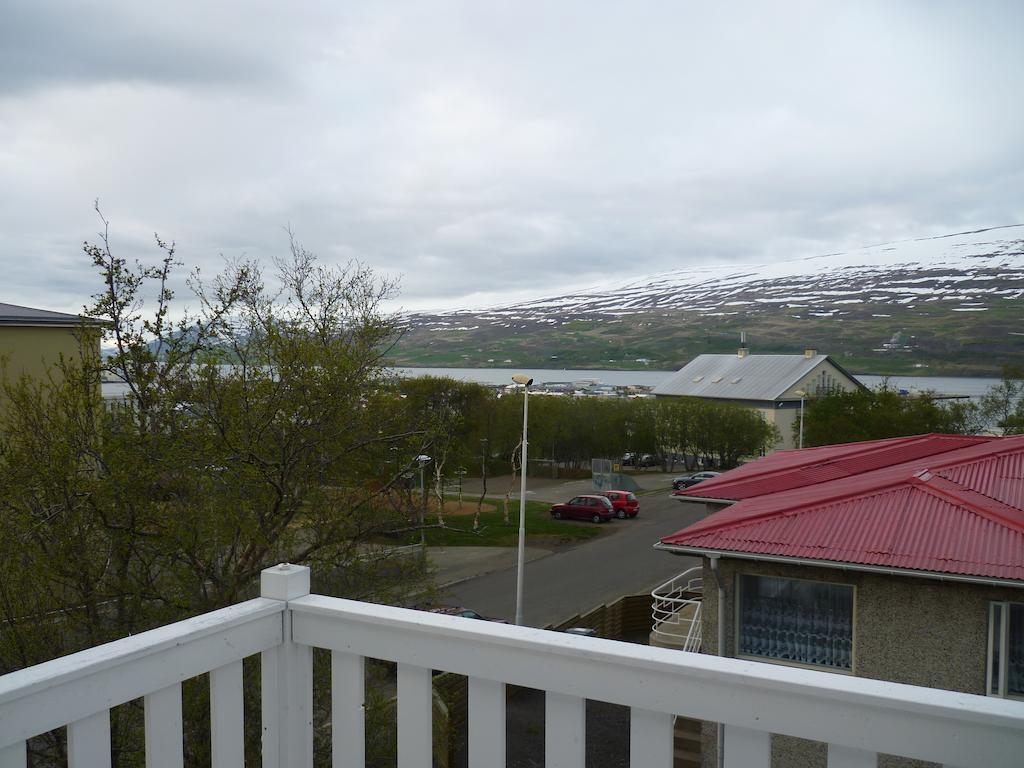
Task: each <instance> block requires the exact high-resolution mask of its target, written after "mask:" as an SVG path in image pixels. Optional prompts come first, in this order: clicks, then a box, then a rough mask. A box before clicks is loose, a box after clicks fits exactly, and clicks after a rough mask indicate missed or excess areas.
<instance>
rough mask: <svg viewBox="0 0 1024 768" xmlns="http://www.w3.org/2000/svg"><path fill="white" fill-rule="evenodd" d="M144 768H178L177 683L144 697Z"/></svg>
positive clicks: (181, 742)
mask: <svg viewBox="0 0 1024 768" xmlns="http://www.w3.org/2000/svg"><path fill="white" fill-rule="evenodd" d="M145 707H146V768H182V766H183V765H184V764H185V752H184V740H183V735H182V731H181V683H175V684H174V685H169V686H167V687H166V688H163V689H161V690H159V691H156V692H154V693H151V694H149V695H148V696H146V697H145Z"/></svg>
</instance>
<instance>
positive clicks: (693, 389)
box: [653, 346, 864, 450]
mask: <svg viewBox="0 0 1024 768" xmlns="http://www.w3.org/2000/svg"><path fill="white" fill-rule="evenodd" d="M863 387H864V385H863V384H861V383H860V382H859V381H857V379H855V378H854V377H853V376H852V375H851V374H850V373H848V372H847V371H846V370H844V369H843V367H842V366H841V365H839V364H838V363H836V362H835V361H834V360H832V358H830V357H829V356H828V355H819V354H818V353H817V351H816V350H814V349H806V350H804V353H803V354H802V355H751V354H749V351H748V349H747V348H746V347H745V346H744V347H740V349H739V351H738V352H737V353H736V354H735V355H700V356H698V357H696V358H694V359H693V360H691V361H690V362H689V363H687V364H686V366H684V367H683V368H682V369H680V370H679V371H677V372H676V373H674V374H673V375H672V376H669V377H668V378H667V379H665V380H664V381H662V382H661V383H660V384H658V385H657V386H656V387H655V388H654V390H653V392H654V394H655V395H656V396H658V397H699V398H701V399H705V400H717V401H728V402H732V403H735V404H737V405H741V406H743V407H746V408H751V409H753V410H755V411H757V412H758V413H760V414H761V416H762V417H763V418H764V419H765V421H767V422H768V423H770V424H774V425H775V426H777V427H778V428H779V432H780V433H781V439H780V440H779V443H778V444H777V445H776V446H775V448H776V450H780V449H785V448H795V447H796V441H795V440H794V438H793V424H794V422H795V421H796V420H797V419H798V418H799V414H800V409H801V403H802V401H803V400H804V399H805V398H807V397H817V396H820V395H824V394H826V393H828V392H831V391H835V390H844V391H853V390H855V389H863Z"/></svg>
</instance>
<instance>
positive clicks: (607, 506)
mask: <svg viewBox="0 0 1024 768" xmlns="http://www.w3.org/2000/svg"><path fill="white" fill-rule="evenodd" d="M551 516H552V517H553V518H555V519H556V520H561V519H562V518H563V517H570V518H571V517H575V518H577V519H580V520H593V521H594V522H595V523H607V522H609V521H610V520H611V519H612V518H613V517H615V508H614V507H613V506H612V503H611V501H610V500H608V499H606V498H605V497H604V496H577V497H575V498H574V499H572V500H571V501H567V502H565V504H555V505H554V506H553V507H551Z"/></svg>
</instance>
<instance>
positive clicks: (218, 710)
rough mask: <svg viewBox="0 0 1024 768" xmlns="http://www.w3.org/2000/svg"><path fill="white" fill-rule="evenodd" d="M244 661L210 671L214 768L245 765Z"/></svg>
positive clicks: (211, 738)
mask: <svg viewBox="0 0 1024 768" xmlns="http://www.w3.org/2000/svg"><path fill="white" fill-rule="evenodd" d="M243 715H244V704H243V690H242V662H241V661H234V662H232V663H230V664H225V665H224V666H223V667H218V668H217V669H214V670H212V671H211V672H210V742H211V757H212V760H213V763H212V764H213V768H243V766H244V765H245V734H244V727H245V726H244V723H243Z"/></svg>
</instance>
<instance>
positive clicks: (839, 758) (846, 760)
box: [828, 744, 878, 768]
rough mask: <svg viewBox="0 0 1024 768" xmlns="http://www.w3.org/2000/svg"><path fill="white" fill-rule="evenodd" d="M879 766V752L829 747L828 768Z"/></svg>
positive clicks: (834, 745)
mask: <svg viewBox="0 0 1024 768" xmlns="http://www.w3.org/2000/svg"><path fill="white" fill-rule="evenodd" d="M877 765H878V753H877V752H865V751H864V750H863V749H851V748H850V747H840V746H839V745H837V744H829V745H828V768H875V766H877Z"/></svg>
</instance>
